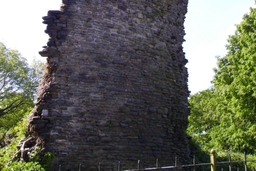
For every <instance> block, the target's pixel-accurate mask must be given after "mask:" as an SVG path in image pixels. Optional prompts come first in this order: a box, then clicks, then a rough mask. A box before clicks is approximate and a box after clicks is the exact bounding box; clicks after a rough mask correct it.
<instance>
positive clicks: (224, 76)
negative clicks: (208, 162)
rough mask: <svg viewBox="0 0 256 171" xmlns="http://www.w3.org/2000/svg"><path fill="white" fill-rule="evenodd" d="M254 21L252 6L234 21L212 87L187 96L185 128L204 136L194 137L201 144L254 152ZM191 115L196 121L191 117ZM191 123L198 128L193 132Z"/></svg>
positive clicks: (255, 33)
mask: <svg viewBox="0 0 256 171" xmlns="http://www.w3.org/2000/svg"><path fill="white" fill-rule="evenodd" d="M255 21H256V9H253V8H251V9H250V13H249V14H245V15H244V17H243V21H242V22H241V23H240V24H239V25H237V30H236V32H235V34H234V35H232V36H230V37H229V39H228V45H227V50H228V52H227V55H226V56H224V57H222V58H219V59H218V64H217V66H218V67H217V68H216V69H215V77H214V79H213V85H214V86H213V89H212V90H206V91H203V92H200V93H199V94H196V95H193V96H191V97H190V99H189V103H190V107H191V115H190V120H189V121H190V125H189V129H188V132H189V133H190V135H191V136H194V138H195V139H197V138H196V136H198V135H200V136H203V137H204V139H205V140H204V139H201V140H198V141H199V142H200V143H201V144H202V146H204V147H210V148H217V149H221V150H233V151H240V152H247V153H255V152H256V151H255V149H256V77H255V76H256V22H255ZM202 101H203V102H202ZM198 102H200V103H203V104H200V103H198ZM212 117H213V118H212ZM192 118H193V120H194V119H197V122H193V121H191V119H192ZM195 127H201V129H198V130H199V132H195V133H196V134H193V131H195V129H194V128H195ZM200 132H201V133H202V132H203V133H204V134H199V133H200Z"/></svg>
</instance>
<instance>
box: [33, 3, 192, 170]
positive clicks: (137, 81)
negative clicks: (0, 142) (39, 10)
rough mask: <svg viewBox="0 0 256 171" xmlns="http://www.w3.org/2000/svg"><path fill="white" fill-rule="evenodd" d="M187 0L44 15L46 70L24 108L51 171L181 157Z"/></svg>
mask: <svg viewBox="0 0 256 171" xmlns="http://www.w3.org/2000/svg"><path fill="white" fill-rule="evenodd" d="M187 3H188V2H187V0H139V1H138V0H63V6H62V7H61V10H60V11H49V12H48V15H47V16H45V17H43V20H44V23H45V24H47V29H46V33H47V34H49V37H50V39H49V41H48V43H47V46H45V47H44V49H43V51H41V52H40V54H41V55H42V56H44V57H47V72H46V74H45V76H44V77H43V79H42V82H41V85H40V87H39V91H38V103H37V104H36V106H35V108H34V110H33V111H32V112H31V114H30V121H29V126H28V129H29V132H30V137H32V138H33V139H34V141H35V143H36V144H37V145H41V146H42V147H43V150H46V151H51V152H53V153H54V155H55V158H54V161H53V168H52V170H58V166H59V165H61V168H62V170H66V171H68V170H70V171H71V170H72V171H73V170H78V167H79V165H80V164H82V165H80V167H82V169H83V170H96V167H97V164H98V163H99V162H101V163H102V165H109V166H110V165H111V166H114V165H116V164H117V163H118V161H121V164H122V165H123V168H134V167H135V166H136V162H137V160H141V163H142V165H143V166H152V165H153V164H154V162H155V160H156V159H157V158H158V159H159V162H160V165H171V164H173V163H172V161H174V157H175V156H176V155H178V157H179V159H180V162H184V161H186V160H187V159H188V155H189V150H188V140H187V137H186V134H185V130H186V128H187V124H188V118H187V117H188V113H189V111H188V102H187V98H188V95H189V92H188V86H187V77H188V74H187V69H186V68H185V64H186V63H187V60H186V59H185V56H184V52H183V48H182V43H183V41H184V40H183V37H184V34H185V33H184V26H183V24H184V18H185V14H186V12H187Z"/></svg>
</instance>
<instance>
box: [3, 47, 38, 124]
mask: <svg viewBox="0 0 256 171" xmlns="http://www.w3.org/2000/svg"><path fill="white" fill-rule="evenodd" d="M37 65H38V66H42V65H41V64H40V63H38V64H37ZM40 72H42V68H33V67H30V66H29V65H28V63H27V61H26V59H25V58H23V57H21V55H20V54H19V53H18V51H16V50H10V49H7V48H6V46H5V45H4V44H3V43H0V126H1V127H5V126H7V127H8V126H10V125H13V122H17V120H19V119H21V118H22V116H24V114H25V113H26V112H28V110H30V109H31V107H32V106H33V99H34V95H35V92H36V88H37V86H38V83H39V81H38V80H39V78H40V77H41V75H40ZM6 121H7V122H6Z"/></svg>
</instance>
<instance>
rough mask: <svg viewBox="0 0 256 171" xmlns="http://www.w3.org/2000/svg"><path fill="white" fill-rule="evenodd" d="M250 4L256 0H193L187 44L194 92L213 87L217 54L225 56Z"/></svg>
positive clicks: (186, 28) (189, 10)
mask: <svg viewBox="0 0 256 171" xmlns="http://www.w3.org/2000/svg"><path fill="white" fill-rule="evenodd" d="M250 7H254V0H232V1H231V0H189V5H188V13H187V16H186V20H185V31H186V36H185V40H186V42H184V44H183V47H184V51H185V53H186V58H187V59H188V61H189V62H188V64H187V65H186V66H187V68H188V72H189V82H188V83H189V89H190V91H191V94H194V93H197V92H199V91H202V90H205V89H207V88H210V87H211V81H212V79H213V76H214V72H213V68H214V67H216V62H217V60H216V58H215V57H216V56H221V57H222V56H225V54H226V44H227V39H228V36H229V35H233V34H234V32H235V29H236V27H235V24H239V23H240V22H241V21H242V18H243V15H244V14H245V13H249V11H250V10H249V9H250Z"/></svg>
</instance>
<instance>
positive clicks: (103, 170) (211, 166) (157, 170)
mask: <svg viewBox="0 0 256 171" xmlns="http://www.w3.org/2000/svg"><path fill="white" fill-rule="evenodd" d="M248 162H256V161H254V160H247V159H246V154H245V153H244V159H243V160H237V161H232V160H231V157H230V155H228V161H222V162H217V161H216V153H215V150H211V152H210V162H209V163H196V159H195V157H194V158H193V163H192V164H187V165H178V159H177V157H175V162H174V165H173V166H159V162H158V159H156V163H155V167H151V168H141V163H140V160H138V162H137V168H135V169H128V170H122V168H121V162H118V163H117V165H116V166H115V167H106V166H104V165H102V163H99V164H98V171H148V170H152V171H165V170H175V171H178V170H179V171H180V170H186V171H187V170H189V171H196V170H200V169H199V168H200V167H207V169H206V170H207V171H208V170H211V171H219V170H217V166H220V165H226V166H228V171H232V164H235V163H236V164H237V163H242V164H243V165H244V171H248V167H247V163H248ZM201 170H202V169H201ZM203 170H204V169H203ZM251 170H252V171H254V170H255V169H254V168H251ZM58 171H61V165H59V169H58ZM78 171H82V164H80V165H79V170H78ZM221 171H223V169H221ZM237 171H239V169H238V170H237Z"/></svg>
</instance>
